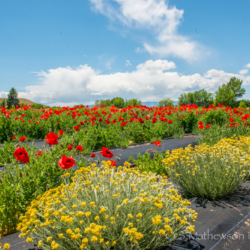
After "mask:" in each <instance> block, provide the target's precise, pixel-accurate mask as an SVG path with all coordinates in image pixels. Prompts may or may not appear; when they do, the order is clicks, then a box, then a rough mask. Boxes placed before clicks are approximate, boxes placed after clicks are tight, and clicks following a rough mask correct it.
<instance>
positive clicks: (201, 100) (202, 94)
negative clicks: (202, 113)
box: [193, 89, 213, 107]
mask: <svg viewBox="0 0 250 250" xmlns="http://www.w3.org/2000/svg"><path fill="white" fill-rule="evenodd" d="M193 99H194V104H195V105H196V106H199V107H201V106H202V107H207V106H209V105H211V104H212V103H213V94H212V93H208V92H207V91H206V90H205V89H201V90H198V91H195V92H194V98H193Z"/></svg>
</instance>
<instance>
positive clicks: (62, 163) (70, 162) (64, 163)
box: [58, 155, 75, 169]
mask: <svg viewBox="0 0 250 250" xmlns="http://www.w3.org/2000/svg"><path fill="white" fill-rule="evenodd" d="M58 165H59V167H60V168H62V169H69V168H72V167H73V166H75V160H74V159H73V158H72V157H67V156H65V155H63V156H62V159H59V160H58Z"/></svg>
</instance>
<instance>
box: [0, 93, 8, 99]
mask: <svg viewBox="0 0 250 250" xmlns="http://www.w3.org/2000/svg"><path fill="white" fill-rule="evenodd" d="M8 94H9V92H5V91H1V92H0V97H1V98H7V97H8V96H7V95H8Z"/></svg>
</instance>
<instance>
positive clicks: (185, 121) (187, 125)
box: [180, 112, 198, 133]
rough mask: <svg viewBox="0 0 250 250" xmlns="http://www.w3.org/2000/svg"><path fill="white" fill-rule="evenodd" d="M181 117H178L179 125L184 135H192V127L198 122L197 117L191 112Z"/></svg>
mask: <svg viewBox="0 0 250 250" xmlns="http://www.w3.org/2000/svg"><path fill="white" fill-rule="evenodd" d="M181 115H182V117H180V123H181V126H182V127H183V129H184V131H185V133H192V131H193V128H194V126H195V125H196V124H197V122H198V117H197V116H196V115H195V114H194V113H193V112H191V113H188V112H187V113H183V114H181Z"/></svg>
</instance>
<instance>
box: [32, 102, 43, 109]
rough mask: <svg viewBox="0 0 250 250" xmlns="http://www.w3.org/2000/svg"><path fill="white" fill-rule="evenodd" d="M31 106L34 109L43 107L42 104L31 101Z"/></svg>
mask: <svg viewBox="0 0 250 250" xmlns="http://www.w3.org/2000/svg"><path fill="white" fill-rule="evenodd" d="M31 107H32V108H34V109H41V108H42V109H43V108H44V106H43V105H42V104H40V103H32V104H31Z"/></svg>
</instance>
